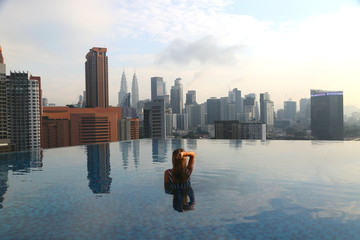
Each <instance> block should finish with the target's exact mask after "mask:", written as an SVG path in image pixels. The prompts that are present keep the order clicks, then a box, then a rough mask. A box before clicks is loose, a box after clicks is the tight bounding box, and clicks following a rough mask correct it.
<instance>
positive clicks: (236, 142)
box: [229, 139, 242, 150]
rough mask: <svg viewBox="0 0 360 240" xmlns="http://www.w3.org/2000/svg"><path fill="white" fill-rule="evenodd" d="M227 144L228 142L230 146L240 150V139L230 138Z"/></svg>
mask: <svg viewBox="0 0 360 240" xmlns="http://www.w3.org/2000/svg"><path fill="white" fill-rule="evenodd" d="M229 144H230V148H233V149H238V150H240V149H241V147H242V140H241V139H233V140H230V142H229Z"/></svg>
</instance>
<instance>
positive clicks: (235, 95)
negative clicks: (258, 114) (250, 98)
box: [229, 88, 243, 116]
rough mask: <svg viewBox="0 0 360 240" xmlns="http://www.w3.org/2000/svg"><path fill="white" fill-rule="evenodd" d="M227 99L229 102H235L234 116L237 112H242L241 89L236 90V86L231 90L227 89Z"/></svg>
mask: <svg viewBox="0 0 360 240" xmlns="http://www.w3.org/2000/svg"><path fill="white" fill-rule="evenodd" d="M229 99H230V102H232V103H234V104H235V106H234V107H235V116H236V115H237V114H238V113H242V112H243V103H242V98H241V91H240V90H238V89H237V88H234V89H233V90H232V91H229Z"/></svg>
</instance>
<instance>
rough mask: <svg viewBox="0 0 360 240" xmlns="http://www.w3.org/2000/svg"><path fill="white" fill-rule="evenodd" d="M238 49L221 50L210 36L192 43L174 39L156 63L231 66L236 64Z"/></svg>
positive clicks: (226, 48) (227, 48) (234, 47)
mask: <svg viewBox="0 0 360 240" xmlns="http://www.w3.org/2000/svg"><path fill="white" fill-rule="evenodd" d="M240 49H241V47H240V46H232V47H224V48H222V47H220V46H219V45H218V43H217V42H216V40H215V38H213V37H211V36H206V37H203V38H201V39H199V40H196V41H193V42H189V41H185V40H183V39H175V40H174V41H173V42H172V43H171V44H170V45H169V46H168V47H167V48H166V49H165V50H164V51H163V52H161V53H160V55H159V58H158V63H167V62H172V63H175V64H190V63H193V62H198V63H202V64H206V63H213V64H220V65H229V64H231V65H233V64H235V63H236V62H237V59H236V53H237V52H238V51H239V50H240Z"/></svg>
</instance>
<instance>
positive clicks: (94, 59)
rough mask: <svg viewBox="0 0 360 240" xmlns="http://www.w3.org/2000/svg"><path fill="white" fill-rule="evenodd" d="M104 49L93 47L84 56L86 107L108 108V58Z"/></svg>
mask: <svg viewBox="0 0 360 240" xmlns="http://www.w3.org/2000/svg"><path fill="white" fill-rule="evenodd" d="M106 51H107V49H106V48H99V47H93V48H92V49H90V51H89V52H88V54H86V62H85V79H86V106H87V107H89V108H94V107H100V108H107V107H109V88H108V57H107V56H106Z"/></svg>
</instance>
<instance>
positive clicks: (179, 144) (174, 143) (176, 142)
mask: <svg viewBox="0 0 360 240" xmlns="http://www.w3.org/2000/svg"><path fill="white" fill-rule="evenodd" d="M178 148H182V149H184V139H182V138H173V139H171V149H172V151H174V150H175V149H178ZM172 151H171V153H172Z"/></svg>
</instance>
